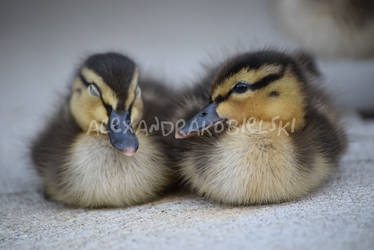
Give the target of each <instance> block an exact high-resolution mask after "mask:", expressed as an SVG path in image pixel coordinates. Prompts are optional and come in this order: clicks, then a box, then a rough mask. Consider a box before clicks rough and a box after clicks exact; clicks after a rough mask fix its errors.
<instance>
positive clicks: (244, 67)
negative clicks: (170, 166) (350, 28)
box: [175, 50, 346, 205]
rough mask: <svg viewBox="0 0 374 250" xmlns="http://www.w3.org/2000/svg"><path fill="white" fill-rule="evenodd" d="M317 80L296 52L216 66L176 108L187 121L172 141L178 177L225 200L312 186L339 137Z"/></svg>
mask: <svg viewBox="0 0 374 250" xmlns="http://www.w3.org/2000/svg"><path fill="white" fill-rule="evenodd" d="M318 81H320V74H319V71H318V68H317V66H316V64H315V62H314V61H313V59H312V58H311V57H310V56H309V55H308V54H306V53H303V52H297V53H293V54H286V53H283V52H279V51H276V50H261V51H256V52H249V53H244V54H240V55H238V56H234V57H233V58H231V59H229V60H227V61H226V62H225V63H224V64H223V66H220V67H217V69H216V70H215V71H213V72H212V73H210V74H209V75H208V76H207V77H206V78H205V79H203V81H202V82H201V83H200V84H198V85H197V86H195V87H194V89H190V90H189V91H187V92H186V93H187V94H185V97H184V99H183V100H182V101H181V105H180V107H179V108H178V109H177V110H176V111H175V115H179V116H180V117H185V118H187V119H189V120H188V121H187V122H185V123H184V124H182V125H183V126H180V127H179V129H178V130H177V131H176V134H175V137H176V138H177V139H184V140H181V141H180V143H178V144H177V145H176V147H177V150H176V151H177V154H178V160H179V167H180V174H181V176H182V178H183V179H184V180H185V182H186V183H188V185H189V186H190V187H191V188H192V189H193V190H195V191H196V192H197V193H198V194H200V195H202V196H204V197H206V198H207V199H211V200H214V201H218V202H220V203H227V204H232V205H247V204H264V203H278V202H284V201H289V200H293V199H297V198H299V197H302V196H304V195H306V194H308V193H309V192H311V191H312V190H314V189H315V188H317V187H319V186H320V185H321V184H322V183H323V182H324V181H325V180H326V178H327V177H328V175H329V173H330V172H331V170H332V169H334V166H335V165H337V163H338V161H339V158H340V156H341V155H342V153H343V152H344V149H345V145H346V142H345V135H344V132H343V130H342V129H341V128H340V126H339V120H338V116H337V115H336V112H335V110H334V108H333V107H332V105H331V103H330V101H329V99H328V97H327V95H326V94H325V93H324V92H323V91H322V90H321V89H320V88H319V87H318V86H317V85H316V84H317V82H318ZM209 85H210V88H209ZM203 106H205V107H203ZM199 110H201V111H199ZM196 113H197V114H196Z"/></svg>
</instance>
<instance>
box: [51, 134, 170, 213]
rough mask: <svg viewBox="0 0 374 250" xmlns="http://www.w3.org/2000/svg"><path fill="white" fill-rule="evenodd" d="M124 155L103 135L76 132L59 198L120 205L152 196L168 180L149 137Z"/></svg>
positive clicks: (160, 158)
mask: <svg viewBox="0 0 374 250" xmlns="http://www.w3.org/2000/svg"><path fill="white" fill-rule="evenodd" d="M137 136H138V139H139V142H140V143H139V144H140V146H139V150H138V152H137V153H136V154H135V155H134V156H132V157H129V156H125V155H123V154H122V153H121V152H119V151H117V150H115V149H114V148H113V147H112V146H111V145H110V142H109V139H108V138H107V137H105V136H87V135H85V134H82V135H80V136H78V138H77V140H76V142H75V143H74V144H73V146H72V148H71V155H70V161H69V162H68V163H67V164H66V166H65V170H64V171H63V173H62V174H63V178H62V179H63V181H64V182H65V183H64V184H65V185H63V186H64V187H65V188H64V189H63V190H60V191H59V194H58V195H57V196H58V198H59V199H60V200H62V201H65V202H66V201H68V203H71V204H79V205H81V206H124V205H131V204H136V203H140V202H144V201H146V200H149V199H152V198H153V197H154V196H155V195H156V194H157V193H158V192H159V191H160V190H161V189H162V188H163V187H164V186H165V185H166V184H167V183H168V182H167V177H168V169H167V167H166V165H165V164H164V163H165V157H164V156H163V155H162V153H161V149H160V148H158V147H157V146H156V145H155V144H154V143H153V142H152V139H151V138H150V137H146V136H144V135H141V134H139V135H137Z"/></svg>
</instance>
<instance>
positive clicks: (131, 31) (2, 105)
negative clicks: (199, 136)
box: [0, 0, 374, 187]
mask: <svg viewBox="0 0 374 250" xmlns="http://www.w3.org/2000/svg"><path fill="white" fill-rule="evenodd" d="M300 1H305V0H300ZM335 1H336V0H335ZM361 1H362V0H361ZM280 2H287V4H292V6H295V5H294V3H292V2H295V0H282V1H281V0H279V1H271V0H253V1H244V0H240V1H223V0H218V1H213V0H209V1H200V0H189V1H172V0H154V1H145V0H136V1H135V0H134V1H99V0H93V1H73V0H66V1H48V0H33V1H26V0H25V1H21V0H1V6H0V76H1V78H0V79H1V80H0V81H1V83H0V84H1V85H0V86H1V91H0V117H2V123H1V125H0V129H1V131H7V133H3V134H2V139H1V144H0V146H1V148H0V149H1V151H0V152H1V157H0V161H1V165H2V166H8V167H7V168H9V171H11V172H13V175H15V176H18V175H20V176H19V178H20V180H22V181H28V180H29V179H25V178H24V177H22V171H17V167H10V166H13V165H14V163H15V161H16V160H17V161H18V160H19V158H20V156H24V158H23V160H24V161H27V159H28V158H27V157H26V156H27V154H26V152H27V147H28V140H29V138H31V137H32V136H33V134H34V133H35V132H36V131H37V130H38V129H39V127H40V125H42V124H43V121H44V120H43V119H42V118H43V117H44V116H45V115H47V114H48V112H49V110H51V106H53V105H54V104H55V103H56V102H58V101H57V100H59V99H58V98H59V95H58V93H65V92H66V91H67V89H68V88H67V85H68V84H69V80H70V79H71V76H72V72H73V70H74V68H75V67H76V66H77V65H78V64H79V63H80V62H81V60H82V59H83V58H84V57H85V56H87V55H89V54H90V53H94V52H103V51H108V50H115V51H119V52H123V53H127V54H129V55H130V56H132V57H133V58H134V59H135V60H136V61H137V62H138V63H139V65H140V67H141V70H142V73H143V74H146V75H149V74H151V75H154V76H156V77H157V78H160V79H163V80H165V81H167V82H168V83H169V84H175V85H178V86H182V85H183V84H189V83H192V82H193V81H195V80H196V79H198V78H199V76H200V75H201V74H202V72H203V71H202V68H201V65H200V63H215V62H219V61H221V60H222V59H223V58H225V57H226V56H229V55H231V54H232V53H236V52H238V51H246V50H254V49H258V48H266V47H275V48H280V49H286V48H288V49H291V50H294V49H297V48H300V47H303V46H302V44H299V43H298V42H297V41H298V40H295V41H294V40H291V38H290V37H291V36H289V33H287V32H286V31H285V30H286V29H284V28H282V25H281V24H282V23H286V24H287V23H300V19H301V20H303V18H304V17H303V16H302V17H300V16H299V15H296V14H297V11H298V9H296V10H294V11H295V16H292V14H293V13H292V12H291V14H290V13H287V12H282V13H283V15H285V16H286V17H288V19H287V21H286V22H283V21H282V16H281V15H280V14H279V10H278V9H277V8H279V6H278V7H277V5H276V3H280ZM319 2H321V1H319ZM322 2H323V1H322ZM283 7H284V6H283ZM286 7H287V6H286ZM283 9H284V8H283ZM286 9H287V10H292V9H290V8H286ZM293 17H295V18H296V19H295V20H293V19H292V18H293ZM290 18H291V19H290ZM297 18H299V19H297ZM283 19H284V17H283ZM331 29H332V28H331ZM317 33H318V30H312V29H311V30H308V29H306V30H305V34H308V35H309V36H308V37H310V36H311V35H313V34H316V35H317ZM325 33H326V32H325ZM325 33H324V34H325ZM327 33H328V32H327ZM326 35H328V34H326ZM317 59H318V62H319V65H320V68H321V69H322V72H323V73H324V75H325V80H326V88H327V89H328V91H329V92H330V93H331V94H332V96H333V97H334V99H335V100H336V102H337V103H338V104H339V105H340V107H344V108H348V109H352V108H360V109H369V108H373V107H374V98H373V97H372V96H373V94H374V84H373V79H374V60H373V59H350V58H340V59H327V60H325V59H324V60H320V59H319V58H317ZM21 165H22V164H21ZM9 185H10V186H12V187H13V186H18V183H14V181H11V183H9Z"/></svg>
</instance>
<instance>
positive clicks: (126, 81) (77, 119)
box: [32, 53, 170, 207]
mask: <svg viewBox="0 0 374 250" xmlns="http://www.w3.org/2000/svg"><path fill="white" fill-rule="evenodd" d="M138 75H139V73H138V69H137V66H136V65H135V63H134V62H133V61H132V60H131V59H129V58H128V57H126V56H124V55H121V54H117V53H104V54H95V55H92V56H90V57H89V58H88V59H87V60H86V61H85V62H84V63H83V65H82V66H81V67H80V68H79V69H78V70H77V73H76V76H75V79H74V82H73V84H72V92H71V94H70V95H69V96H68V98H67V99H66V100H65V101H64V103H63V105H62V107H61V108H60V110H59V111H58V112H56V113H55V114H54V116H53V119H52V120H51V121H50V123H49V124H48V125H47V126H46V128H45V129H44V130H43V131H42V133H41V134H40V135H39V136H38V137H37V138H36V140H35V141H34V143H33V147H32V159H33V161H34V163H35V165H36V168H37V170H38V172H39V174H40V175H41V177H42V178H43V183H44V193H45V195H46V197H47V198H50V199H53V200H56V201H60V202H62V203H65V204H68V205H72V206H77V207H119V206H128V205H134V204H138V203H143V202H146V201H150V200H152V199H154V198H156V197H157V196H158V194H159V193H160V192H162V191H163V189H164V188H165V187H166V186H167V185H168V183H169V169H168V167H167V157H165V153H164V152H165V151H166V150H165V149H164V148H163V146H162V143H161V142H159V140H158V137H157V135H150V136H147V135H146V133H144V131H143V132H142V131H138V130H137V125H138V124H139V123H140V121H141V119H143V120H144V121H146V122H150V121H151V120H152V119H153V118H154V116H155V115H156V113H157V112H160V111H161V110H164V109H165V106H170V105H169V104H167V101H166V100H165V98H163V100H164V102H163V104H158V103H154V102H153V101H152V100H149V99H146V98H145V99H143V98H142V93H141V92H142V90H143V92H144V93H143V96H147V95H148V96H150V95H152V96H155V95H157V94H160V93H161V92H162V91H163V89H165V88H164V87H162V86H161V85H157V83H150V82H142V83H140V86H139V85H138V77H139V76H138ZM155 85H157V86H158V87H157V86H155ZM141 88H142V90H141ZM155 89H157V91H155ZM154 91H155V92H154ZM147 92H152V93H147ZM165 92H166V91H165ZM163 105H165V106H163ZM143 110H144V112H143Z"/></svg>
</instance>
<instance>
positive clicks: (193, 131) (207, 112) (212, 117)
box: [175, 103, 224, 139]
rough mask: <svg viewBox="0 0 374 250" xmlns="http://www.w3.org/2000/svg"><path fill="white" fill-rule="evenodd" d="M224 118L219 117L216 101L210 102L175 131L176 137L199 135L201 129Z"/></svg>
mask: <svg viewBox="0 0 374 250" xmlns="http://www.w3.org/2000/svg"><path fill="white" fill-rule="evenodd" d="M222 120H224V119H223V118H221V117H219V116H218V114H217V111H216V105H215V104H214V103H211V104H209V105H208V106H206V107H205V108H204V109H202V110H201V111H200V112H199V113H197V114H196V115H195V116H194V117H192V118H191V119H190V120H189V121H187V123H186V124H185V125H184V126H183V127H182V128H181V129H180V130H179V131H177V132H176V133H175V138H176V139H184V138H187V137H190V136H194V135H197V134H198V132H199V131H201V130H202V129H204V128H208V127H210V126H212V125H214V124H215V123H217V122H219V121H222Z"/></svg>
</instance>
